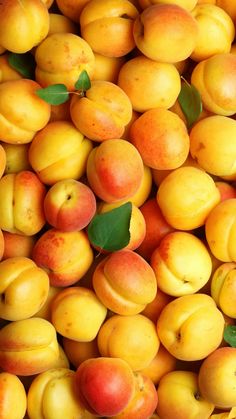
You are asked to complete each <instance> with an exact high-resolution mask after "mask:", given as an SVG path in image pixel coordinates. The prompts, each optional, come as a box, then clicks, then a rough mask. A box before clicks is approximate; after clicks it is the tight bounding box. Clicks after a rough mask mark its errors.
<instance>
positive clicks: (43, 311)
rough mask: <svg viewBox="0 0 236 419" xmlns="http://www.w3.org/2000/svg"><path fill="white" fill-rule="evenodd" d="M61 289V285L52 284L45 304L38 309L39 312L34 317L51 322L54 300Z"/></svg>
mask: <svg viewBox="0 0 236 419" xmlns="http://www.w3.org/2000/svg"><path fill="white" fill-rule="evenodd" d="M60 291H61V288H60V287H53V286H52V285H50V286H49V290H48V295H47V298H46V301H45V303H44V305H43V306H42V307H41V308H40V309H39V310H38V311H37V313H35V314H34V317H40V318H42V319H45V320H48V321H49V322H50V321H51V316H52V302H53V300H54V298H55V297H56V295H57V294H58V293H59V292H60Z"/></svg>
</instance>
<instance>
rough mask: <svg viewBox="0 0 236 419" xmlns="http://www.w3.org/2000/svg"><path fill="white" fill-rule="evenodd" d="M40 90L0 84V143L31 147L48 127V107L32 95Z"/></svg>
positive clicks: (29, 84) (24, 82)
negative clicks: (37, 134)
mask: <svg viewBox="0 0 236 419" xmlns="http://www.w3.org/2000/svg"><path fill="white" fill-rule="evenodd" d="M1 4H2V3H1ZM40 87H41V86H40V85H39V84H38V83H36V82H35V81H33V80H29V79H19V80H10V81H6V82H4V83H1V84H0V96H1V101H0V137H1V141H3V142H4V143H10V144H26V143H30V142H31V141H32V139H33V137H34V136H35V134H36V132H38V131H39V130H41V129H42V128H44V127H45V126H46V125H47V123H48V121H49V118H50V113H51V106H50V105H49V104H48V103H47V102H45V101H44V100H43V99H41V98H40V97H38V96H37V95H36V94H35V92H36V90H38V89H40Z"/></svg>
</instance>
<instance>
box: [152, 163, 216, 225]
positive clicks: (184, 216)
mask: <svg viewBox="0 0 236 419" xmlns="http://www.w3.org/2000/svg"><path fill="white" fill-rule="evenodd" d="M219 202H220V193H219V190H218V189H217V187H216V185H215V182H214V180H213V179H212V177H211V176H210V175H208V174H207V173H206V172H204V171H203V170H201V169H198V168H196V167H190V166H186V167H180V168H178V169H175V170H173V171H172V172H171V173H170V174H169V175H168V176H167V177H166V178H165V179H164V180H163V181H162V182H161V184H160V186H159V189H158V191H157V203H158V205H159V206H160V209H161V212H162V214H163V216H164V218H165V219H166V221H167V223H169V224H170V225H171V226H172V227H174V228H176V229H179V230H192V229H195V228H198V227H200V226H202V225H204V223H205V221H206V218H207V216H208V214H209V213H210V212H211V210H212V209H213V208H214V207H215V206H216V205H217V204H218V203H219Z"/></svg>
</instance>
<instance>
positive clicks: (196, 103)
mask: <svg viewBox="0 0 236 419" xmlns="http://www.w3.org/2000/svg"><path fill="white" fill-rule="evenodd" d="M178 101H179V104H180V106H181V109H182V111H183V113H184V115H185V117H186V119H187V126H188V128H191V126H192V125H193V123H194V122H195V121H196V120H197V119H198V118H199V115H200V114H201V112H202V101H201V96H200V93H199V91H198V90H197V89H196V87H195V86H193V85H191V84H189V83H187V82H186V81H184V82H183V83H182V86H181V91H180V94H179V96H178Z"/></svg>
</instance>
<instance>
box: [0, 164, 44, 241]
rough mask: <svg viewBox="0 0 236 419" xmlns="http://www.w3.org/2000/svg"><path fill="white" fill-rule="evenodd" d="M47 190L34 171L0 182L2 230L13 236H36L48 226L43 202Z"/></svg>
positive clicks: (27, 171)
mask: <svg viewBox="0 0 236 419" xmlns="http://www.w3.org/2000/svg"><path fill="white" fill-rule="evenodd" d="M45 194H46V187H45V185H44V184H43V183H42V182H41V181H40V179H39V178H38V176H37V175H36V174H35V173H34V172H33V171H31V170H23V171H21V172H18V173H10V174H8V175H4V176H3V177H2V178H1V179H0V201H1V203H0V228H2V230H4V231H8V232H9V233H16V234H24V235H26V236H33V235H35V234H37V233H38V232H39V231H40V230H41V229H42V228H43V226H44V225H45V223H46V219H45V215H44V211H43V201H44V197H45Z"/></svg>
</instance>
